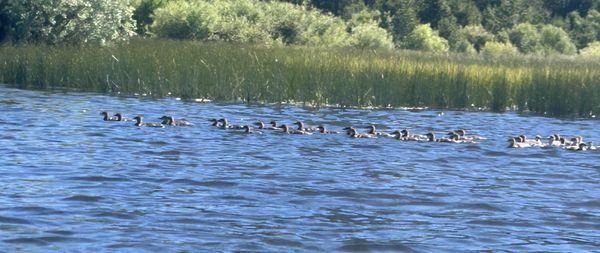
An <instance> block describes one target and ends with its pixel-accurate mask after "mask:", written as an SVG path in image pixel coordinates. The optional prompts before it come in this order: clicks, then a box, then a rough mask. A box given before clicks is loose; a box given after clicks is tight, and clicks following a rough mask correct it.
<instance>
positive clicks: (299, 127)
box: [294, 121, 304, 131]
mask: <svg viewBox="0 0 600 253" xmlns="http://www.w3.org/2000/svg"><path fill="white" fill-rule="evenodd" d="M294 124H296V126H298V130H300V131H302V130H304V123H303V122H302V121H296V122H295V123H294Z"/></svg>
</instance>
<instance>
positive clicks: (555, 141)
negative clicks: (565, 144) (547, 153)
mask: <svg viewBox="0 0 600 253" xmlns="http://www.w3.org/2000/svg"><path fill="white" fill-rule="evenodd" d="M560 145H562V143H560V137H559V136H558V134H553V135H550V136H548V145H547V147H560Z"/></svg>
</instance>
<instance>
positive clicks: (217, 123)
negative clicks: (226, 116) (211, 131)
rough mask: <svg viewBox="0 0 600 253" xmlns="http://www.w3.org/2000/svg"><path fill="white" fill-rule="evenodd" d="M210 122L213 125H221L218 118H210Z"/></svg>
mask: <svg viewBox="0 0 600 253" xmlns="http://www.w3.org/2000/svg"><path fill="white" fill-rule="evenodd" d="M209 121H210V122H212V126H218V125H219V121H218V120H217V119H210V120H209Z"/></svg>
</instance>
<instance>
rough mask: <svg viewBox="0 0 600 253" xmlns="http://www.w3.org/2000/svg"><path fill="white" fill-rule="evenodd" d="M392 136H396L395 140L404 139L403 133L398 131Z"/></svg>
mask: <svg viewBox="0 0 600 253" xmlns="http://www.w3.org/2000/svg"><path fill="white" fill-rule="evenodd" d="M392 135H394V138H395V139H400V137H402V133H401V132H400V131H398V130H396V131H394V132H392Z"/></svg>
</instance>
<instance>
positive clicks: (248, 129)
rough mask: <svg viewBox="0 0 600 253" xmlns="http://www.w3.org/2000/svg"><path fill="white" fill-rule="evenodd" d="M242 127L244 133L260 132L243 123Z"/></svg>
mask: <svg viewBox="0 0 600 253" xmlns="http://www.w3.org/2000/svg"><path fill="white" fill-rule="evenodd" d="M242 128H243V129H244V133H245V134H262V132H259V131H254V129H252V127H251V126H249V125H245V126H243V127H242Z"/></svg>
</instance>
